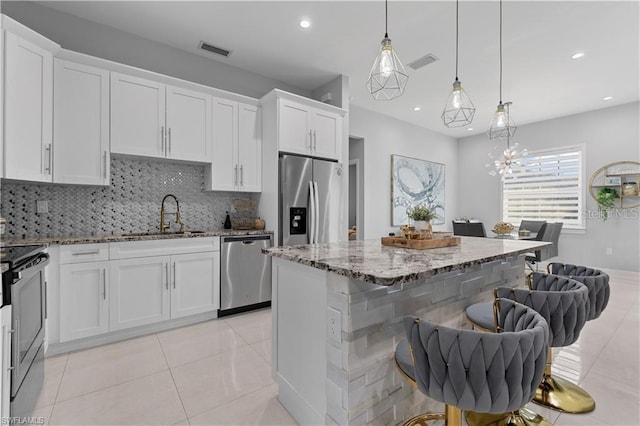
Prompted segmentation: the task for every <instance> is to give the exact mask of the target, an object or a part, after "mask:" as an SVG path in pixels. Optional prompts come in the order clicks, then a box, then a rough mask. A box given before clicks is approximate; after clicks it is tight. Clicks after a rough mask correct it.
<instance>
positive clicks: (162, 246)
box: [109, 237, 220, 260]
mask: <svg viewBox="0 0 640 426" xmlns="http://www.w3.org/2000/svg"><path fill="white" fill-rule="evenodd" d="M206 251H220V237H198V238H183V239H180V238H176V239H165V240H151V241H129V242H123V243H111V245H110V249H109V252H110V258H111V260H115V259H132V258H136V257H150V256H169V255H174V254H185V253H199V252H206Z"/></svg>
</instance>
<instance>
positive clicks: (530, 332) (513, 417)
mask: <svg viewBox="0 0 640 426" xmlns="http://www.w3.org/2000/svg"><path fill="white" fill-rule="evenodd" d="M493 309H494V312H495V318H496V323H497V324H499V331H500V332H499V333H497V334H496V333H484V332H481V331H474V330H458V329H453V328H448V327H444V326H440V325H437V324H433V323H431V322H429V321H427V320H423V319H419V318H417V317H413V316H408V317H405V319H404V328H405V333H406V336H407V339H406V340H403V341H402V342H400V343H399V344H398V346H397V347H396V353H395V359H396V364H397V366H398V369H399V370H400V372H401V374H402V375H403V377H404V378H405V379H406V380H408V381H409V382H410V383H412V384H413V385H414V386H417V387H418V389H419V390H420V391H421V392H422V393H424V394H425V395H427V396H429V397H430V398H433V399H435V400H437V401H440V402H444V403H445V413H441V414H422V415H419V416H416V417H413V418H411V419H409V420H408V421H407V422H406V423H405V425H424V424H426V421H428V420H436V419H443V418H444V419H445V421H446V424H447V425H448V426H455V425H461V424H462V413H461V411H460V410H473V411H477V412H483V413H506V414H504V415H502V417H503V420H504V421H503V422H496V423H494V424H495V425H498V424H512V425H515V424H522V425H525V424H538V425H550V423H548V422H546V421H545V420H544V418H542V417H540V416H537V418H536V421H535V422H532V423H527V422H521V423H517V422H518V420H517V419H520V418H519V417H518V413H517V412H518V410H519V409H520V408H521V407H523V406H524V405H525V404H527V403H528V402H529V401H530V400H531V398H533V395H534V394H535V391H536V388H537V386H538V384H539V383H540V380H541V378H542V374H543V371H544V368H545V364H546V358H547V342H548V340H549V329H548V326H547V324H546V322H545V320H544V318H542V316H541V315H540V314H538V313H537V312H535V311H534V310H533V309H530V308H528V307H526V306H524V305H521V304H519V303H516V302H513V301H511V300H507V299H496V300H495V302H494V308H493ZM520 420H521V419H520Z"/></svg>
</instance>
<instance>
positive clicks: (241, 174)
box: [240, 166, 244, 186]
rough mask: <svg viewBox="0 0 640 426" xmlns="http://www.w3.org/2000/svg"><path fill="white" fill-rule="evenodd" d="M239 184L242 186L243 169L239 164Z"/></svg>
mask: <svg viewBox="0 0 640 426" xmlns="http://www.w3.org/2000/svg"><path fill="white" fill-rule="evenodd" d="M240 186H244V170H243V167H242V166H240Z"/></svg>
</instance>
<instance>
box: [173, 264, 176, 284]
mask: <svg viewBox="0 0 640 426" xmlns="http://www.w3.org/2000/svg"><path fill="white" fill-rule="evenodd" d="M173 288H176V262H173Z"/></svg>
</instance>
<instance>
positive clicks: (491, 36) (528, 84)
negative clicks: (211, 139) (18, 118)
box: [38, 0, 640, 137]
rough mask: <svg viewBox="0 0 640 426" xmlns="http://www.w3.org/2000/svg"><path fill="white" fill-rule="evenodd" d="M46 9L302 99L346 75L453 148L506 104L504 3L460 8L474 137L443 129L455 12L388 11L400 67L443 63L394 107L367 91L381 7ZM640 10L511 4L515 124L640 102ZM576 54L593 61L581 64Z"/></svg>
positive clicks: (420, 5) (463, 72) (407, 7)
mask: <svg viewBox="0 0 640 426" xmlns="http://www.w3.org/2000/svg"><path fill="white" fill-rule="evenodd" d="M38 3H40V4H44V5H46V6H47V7H51V8H54V9H57V10H60V11H63V12H67V13H70V14H73V15H76V16H79V17H82V18H86V19H89V20H92V21H96V22H100V23H103V24H106V25H109V26H112V27H115V28H118V29H121V30H123V31H127V32H130V33H133V34H137V35H139V36H142V37H145V38H148V39H152V40H156V41H159V42H162V43H165V44H167V45H170V46H173V47H176V48H180V49H183V50H186V51H189V52H193V53H196V54H198V55H202V56H206V57H210V58H213V55H212V54H210V53H208V52H204V51H201V50H199V49H198V45H199V43H200V41H201V40H204V41H207V42H208V43H211V44H214V45H216V46H220V47H223V48H226V49H229V50H231V51H232V54H231V55H230V56H229V57H228V58H221V57H216V58H215V60H217V61H221V62H225V63H227V64H229V65H233V66H236V67H239V68H243V69H246V70H250V71H254V72H257V73H260V74H262V75H265V76H268V77H271V78H274V79H277V80H280V81H284V82H287V83H289V84H293V85H295V86H298V87H300V88H303V89H308V90H312V89H315V88H317V87H319V86H321V85H323V84H324V83H326V82H328V81H330V80H332V79H333V78H335V77H336V76H337V75H339V74H343V75H347V76H349V78H350V92H351V97H352V99H351V103H352V104H355V105H358V106H361V107H363V108H366V109H370V110H374V111H377V112H380V113H382V114H386V115H390V116H393V117H396V118H398V119H400V120H404V121H408V122H411V123H414V124H417V125H419V126H423V127H426V128H429V129H432V130H435V131H437V132H440V133H443V134H446V135H449V136H453V137H464V136H469V135H472V134H477V133H482V132H484V131H486V128H487V127H488V124H489V121H490V120H491V117H492V115H493V113H494V111H495V107H496V105H497V103H498V100H499V94H498V70H499V66H498V59H499V55H498V52H499V49H498V40H499V38H498V22H499V21H498V19H499V3H498V2H497V1H477V0H472V1H461V2H460V66H459V77H460V80H461V82H462V84H463V87H464V88H465V90H466V92H467V94H468V95H469V96H470V97H471V99H472V101H473V102H474V104H475V106H476V108H477V112H476V117H475V119H474V122H473V123H472V125H471V127H473V129H474V130H472V131H467V130H466V128H458V129H447V128H446V127H444V126H443V124H442V122H441V121H440V114H441V112H442V108H443V106H444V103H445V101H446V99H447V96H448V93H449V91H450V89H451V84H452V83H453V80H454V77H455V2H454V1H452V0H447V1H396V0H391V1H389V36H390V38H391V39H392V43H393V46H394V48H395V50H396V52H397V54H398V56H399V57H400V59H401V61H402V62H403V63H404V64H405V65H406V64H407V63H409V62H412V61H414V60H415V59H418V58H420V57H422V56H423V55H425V54H427V53H432V54H434V55H435V56H437V57H438V58H439V59H440V60H439V61H437V62H435V63H433V64H431V65H429V66H427V67H425V68H422V69H420V70H417V71H414V70H412V69H410V68H407V69H408V71H409V82H408V84H407V88H406V91H405V94H404V95H403V96H401V97H400V98H397V99H394V100H392V101H375V100H373V99H372V98H371V95H370V94H369V93H368V92H367V89H366V86H365V84H366V80H367V77H368V73H369V70H370V67H371V65H372V63H373V60H374V57H375V56H376V54H377V52H378V50H379V46H380V41H381V40H382V37H383V35H384V2H383V1H381V0H378V1H281V2H272V1H254V2H247V1H238V0H236V1H226V2H223V1H195V2H187V1H172V2H169V1H164V2H163V1H160V2H151V1H114V2H102V1H72V2H58V1H56V2H38ZM639 5H640V3H639V2H638V1H637V0H635V1H620V2H616V1H600V2H596V1H539V0H538V1H514V0H505V1H504V3H503V8H504V14H503V17H504V27H503V57H504V65H503V71H504V76H503V101H505V102H506V101H512V102H513V105H512V107H511V115H512V117H513V119H514V120H515V121H516V123H517V124H525V123H531V122H536V121H541V120H547V119H550V118H554V117H560V116H565V115H570V114H575V113H579V112H583V111H589V110H594V109H599V108H605V107H608V106H613V105H617V104H623V103H627V102H632V101H637V100H638V99H639V80H640V73H639V64H640V57H639V51H640V46H639V44H640V43H639V39H640V26H639V20H640V19H639V13H640V7H639ZM303 17H304V18H308V19H309V20H310V21H311V22H312V24H311V27H310V28H309V29H306V30H303V29H302V28H300V27H299V26H298V22H299V21H300V19H301V18H303ZM578 51H581V52H584V53H585V56H584V57H583V58H581V59H577V60H573V59H571V55H572V54H573V53H575V52H578ZM605 96H612V97H613V99H612V100H609V101H603V99H602V98H603V97H605ZM414 106H420V107H421V108H422V109H421V110H420V111H419V112H415V111H414V110H413V107H414Z"/></svg>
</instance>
